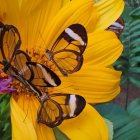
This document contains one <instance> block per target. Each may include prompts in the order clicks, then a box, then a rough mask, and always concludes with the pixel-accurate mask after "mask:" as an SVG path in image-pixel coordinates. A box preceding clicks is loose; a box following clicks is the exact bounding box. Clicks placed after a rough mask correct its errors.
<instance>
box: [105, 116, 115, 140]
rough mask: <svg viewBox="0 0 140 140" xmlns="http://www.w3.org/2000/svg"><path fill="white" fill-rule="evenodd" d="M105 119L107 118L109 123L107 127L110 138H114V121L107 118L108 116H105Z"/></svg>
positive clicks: (106, 120)
mask: <svg viewBox="0 0 140 140" xmlns="http://www.w3.org/2000/svg"><path fill="white" fill-rule="evenodd" d="M104 120H105V122H106V124H107V127H108V132H109V140H112V139H113V133H114V132H113V123H112V122H111V121H110V120H108V119H106V118H104Z"/></svg>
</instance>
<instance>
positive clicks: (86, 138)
mask: <svg viewBox="0 0 140 140" xmlns="http://www.w3.org/2000/svg"><path fill="white" fill-rule="evenodd" d="M59 129H60V130H61V131H63V132H64V133H65V134H66V135H67V136H68V137H69V138H70V139H71V140H108V130H107V126H106V124H105V122H104V120H103V118H102V117H101V116H100V115H99V113H98V112H97V111H96V110H95V109H94V108H93V107H91V106H90V105H88V104H87V105H86V107H85V109H84V110H83V112H82V113H81V114H80V115H79V116H77V117H76V118H73V119H69V120H66V121H64V122H63V123H62V124H61V125H60V126H59Z"/></svg>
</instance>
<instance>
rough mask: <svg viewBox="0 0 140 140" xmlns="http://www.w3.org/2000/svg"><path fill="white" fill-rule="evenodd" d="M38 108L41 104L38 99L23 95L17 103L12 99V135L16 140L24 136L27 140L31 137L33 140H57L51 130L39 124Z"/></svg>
mask: <svg viewBox="0 0 140 140" xmlns="http://www.w3.org/2000/svg"><path fill="white" fill-rule="evenodd" d="M38 108H39V102H38V100H37V99H36V97H33V96H28V95H22V94H21V95H20V96H19V97H18V100H17V101H15V100H14V98H12V99H11V118H12V119H11V120H12V132H13V133H12V135H13V137H15V140H19V139H20V138H21V137H22V135H24V136H23V138H24V139H26V140H27V139H29V138H30V137H31V138H30V139H31V140H36V139H37V140H42V139H43V140H44V139H49V140H55V136H54V133H53V130H52V129H51V128H48V127H47V126H46V125H43V124H39V123H37V121H36V119H37V111H38ZM17 128H19V129H17ZM24 139H23V140H24Z"/></svg>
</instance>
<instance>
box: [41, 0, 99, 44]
mask: <svg viewBox="0 0 140 140" xmlns="http://www.w3.org/2000/svg"><path fill="white" fill-rule="evenodd" d="M93 13H94V15H93ZM96 18H97V15H96V10H95V8H94V7H93V1H92V0H86V1H85V0H81V1H80V2H79V1H71V2H69V3H67V4H66V5H65V6H64V7H63V8H62V9H61V10H60V11H59V12H58V14H57V15H56V16H55V18H54V19H53V20H52V22H51V24H50V25H49V28H48V29H49V30H46V31H44V35H43V36H44V38H45V39H46V40H45V44H46V46H45V47H49V46H50V47H51V46H52V45H53V43H54V42H55V40H56V38H57V37H58V36H59V35H60V34H61V33H62V32H63V31H64V30H65V29H66V28H67V27H68V26H69V25H71V24H75V23H80V24H82V25H85V26H89V24H90V22H91V21H93V23H92V27H95V23H96ZM93 19H94V20H93ZM90 28H91V25H90ZM48 33H49V34H48ZM45 36H46V37H45Z"/></svg>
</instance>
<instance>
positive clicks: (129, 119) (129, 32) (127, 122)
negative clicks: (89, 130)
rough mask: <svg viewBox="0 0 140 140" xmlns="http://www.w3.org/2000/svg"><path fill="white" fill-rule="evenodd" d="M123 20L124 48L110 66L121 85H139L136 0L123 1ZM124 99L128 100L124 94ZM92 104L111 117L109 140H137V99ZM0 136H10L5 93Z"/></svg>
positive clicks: (60, 139)
mask: <svg viewBox="0 0 140 140" xmlns="http://www.w3.org/2000/svg"><path fill="white" fill-rule="evenodd" d="M123 19H124V21H125V28H124V32H123V34H122V36H121V41H122V43H123V44H124V51H123V54H122V56H121V57H120V58H119V60H118V61H117V62H116V63H115V64H114V66H115V68H116V69H118V70H121V71H122V72H123V75H122V80H121V85H122V87H123V86H124V85H125V84H127V85H129V84H133V85H134V86H137V87H139V88H140V1H139V0H127V1H126V6H125V11H124V13H123ZM127 88H128V86H127ZM126 90H127V89H126ZM128 90H129V89H128ZM139 91H140V90H139ZM131 94H133V93H131ZM137 94H140V93H137ZM127 96H128V94H127ZM126 100H128V97H127V98H126ZM126 103H127V101H126ZM126 105H127V104H126ZM94 107H95V108H96V109H97V110H98V111H99V112H100V114H101V115H102V116H103V117H105V118H107V119H109V120H111V122H112V123H113V128H114V137H113V140H140V98H138V99H135V100H133V101H132V102H131V103H130V104H129V105H128V106H126V107H123V106H121V105H119V104H115V103H113V102H110V103H104V104H99V105H96V106H94ZM54 133H55V135H56V139H57V140H68V139H69V138H68V137H67V136H65V135H64V134H63V133H62V132H61V131H60V130H59V129H58V128H55V129H54ZM93 133H94V132H93ZM0 139H1V140H10V139H11V123H10V107H9V96H7V95H0Z"/></svg>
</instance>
